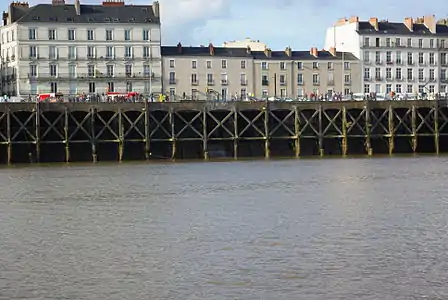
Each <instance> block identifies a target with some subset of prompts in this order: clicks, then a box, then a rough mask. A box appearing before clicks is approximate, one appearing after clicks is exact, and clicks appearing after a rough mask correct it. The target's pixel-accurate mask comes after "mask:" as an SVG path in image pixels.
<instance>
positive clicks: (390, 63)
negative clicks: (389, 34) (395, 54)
mask: <svg viewBox="0 0 448 300" xmlns="http://www.w3.org/2000/svg"><path fill="white" fill-rule="evenodd" d="M393 64H394V62H393V61H391V60H388V61H386V65H388V66H391V65H393Z"/></svg>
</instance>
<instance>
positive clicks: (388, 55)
mask: <svg viewBox="0 0 448 300" xmlns="http://www.w3.org/2000/svg"><path fill="white" fill-rule="evenodd" d="M386 63H387V64H390V63H392V52H391V51H387V52H386Z"/></svg>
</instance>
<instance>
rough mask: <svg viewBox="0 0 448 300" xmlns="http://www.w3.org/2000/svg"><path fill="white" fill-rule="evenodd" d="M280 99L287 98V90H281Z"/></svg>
mask: <svg viewBox="0 0 448 300" xmlns="http://www.w3.org/2000/svg"><path fill="white" fill-rule="evenodd" d="M280 98H286V89H280Z"/></svg>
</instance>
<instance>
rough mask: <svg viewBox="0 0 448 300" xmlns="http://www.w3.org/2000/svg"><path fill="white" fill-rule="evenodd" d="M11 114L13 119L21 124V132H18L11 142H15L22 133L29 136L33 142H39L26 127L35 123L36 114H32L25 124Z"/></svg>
mask: <svg viewBox="0 0 448 300" xmlns="http://www.w3.org/2000/svg"><path fill="white" fill-rule="evenodd" d="M10 114H11V116H12V117H13V119H14V120H15V121H16V122H17V123H18V124H19V130H17V132H16V133H15V134H14V135H13V136H12V138H11V141H14V140H15V139H16V138H17V137H18V136H19V134H21V133H22V132H25V133H26V134H27V135H28V137H30V138H31V139H32V140H33V141H36V140H37V138H36V136H35V135H33V134H32V133H31V132H30V131H29V130H28V128H27V127H26V126H27V125H28V124H29V123H31V121H33V120H34V119H35V118H36V112H32V113H31V114H30V115H29V117H28V118H27V119H26V120H25V122H22V121H20V119H19V118H17V116H16V115H15V114H14V113H10Z"/></svg>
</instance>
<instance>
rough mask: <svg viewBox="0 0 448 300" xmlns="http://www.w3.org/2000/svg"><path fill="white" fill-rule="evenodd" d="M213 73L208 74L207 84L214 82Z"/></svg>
mask: <svg viewBox="0 0 448 300" xmlns="http://www.w3.org/2000/svg"><path fill="white" fill-rule="evenodd" d="M213 83H214V81H213V74H210V73H209V74H207V84H213Z"/></svg>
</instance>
